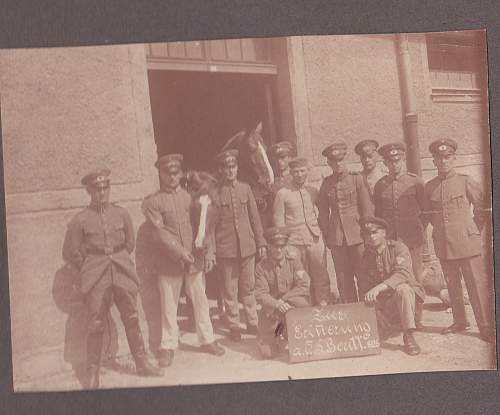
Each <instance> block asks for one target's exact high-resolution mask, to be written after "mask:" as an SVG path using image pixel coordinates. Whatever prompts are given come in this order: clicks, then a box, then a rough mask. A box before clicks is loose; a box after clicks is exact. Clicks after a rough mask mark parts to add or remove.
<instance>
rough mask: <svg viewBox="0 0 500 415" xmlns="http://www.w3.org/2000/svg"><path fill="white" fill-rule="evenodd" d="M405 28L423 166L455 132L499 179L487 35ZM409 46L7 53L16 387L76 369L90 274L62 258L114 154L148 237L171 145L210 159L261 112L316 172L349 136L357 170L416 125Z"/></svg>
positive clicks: (365, 41) (3, 63)
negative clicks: (493, 163) (93, 172)
mask: <svg viewBox="0 0 500 415" xmlns="http://www.w3.org/2000/svg"><path fill="white" fill-rule="evenodd" d="M407 40H408V52H409V55H408V57H409V62H410V74H409V77H410V79H411V88H410V89H411V91H410V93H411V94H413V98H414V104H415V112H416V115H417V125H418V142H419V148H420V154H419V158H420V159H421V165H422V174H423V176H424V179H428V178H430V177H432V176H433V175H434V172H435V171H434V168H433V164H432V159H431V158H430V155H429V154H428V152H427V147H428V144H429V143H430V142H431V141H433V140H435V139H438V138H442V137H451V138H454V139H455V140H457V142H458V143H459V150H458V165H459V168H460V170H462V171H466V172H468V173H470V174H472V175H473V176H475V177H476V178H477V179H478V180H480V181H481V182H482V183H483V185H484V188H485V191H486V192H489V191H490V178H489V171H490V157H489V133H488V126H487V118H486V117H487V110H486V109H487V107H486V104H485V102H486V96H487V94H486V92H485V88H484V85H485V82H486V67H483V66H480V65H479V67H476V66H474V65H472V66H470V65H467V64H466V63H467V62H470V60H471V59H472V58H474V57H475V58H474V59H476V61H480V60H481V59H485V57H484V53H485V52H484V48H485V36H484V33H482V32H475V33H469V34H467V35H463V34H459V33H456V34H454V36H452V35H450V36H448V37H439V36H437V37H432V35H425V34H413V35H409V36H408V38H407ZM400 56H401V54H400V50H399V49H398V37H397V36H396V35H364V36H350V35H346V36H334V37H327V36H324V37H292V38H275V39H246V40H226V41H225V40H218V41H200V42H174V43H170V44H154V45H146V46H145V45H117V46H98V47H78V48H51V49H26V50H4V51H1V52H0V94H1V116H2V136H3V154H4V176H5V198H6V209H7V231H8V241H7V243H8V251H9V257H8V261H9V263H8V266H9V285H10V306H11V328H12V348H13V355H12V357H13V370H14V386H15V388H16V385H17V384H18V383H21V382H22V381H23V380H26V379H30V378H36V377H40V378H43V377H44V376H49V375H50V374H51V373H55V372H58V371H61V370H73V369H74V370H75V371H78V370H79V368H81V364H82V361H83V359H84V357H85V354H84V350H83V349H82V347H84V345H83V344H82V343H83V341H82V339H83V333H84V322H85V310H84V307H83V304H82V299H81V297H80V295H79V293H78V281H77V276H76V275H75V272H74V270H72V269H71V268H70V267H68V265H66V264H64V262H63V259H62V257H61V251H62V246H63V244H64V241H65V232H66V226H67V224H68V222H69V220H70V218H71V217H72V216H73V215H74V214H75V213H76V212H78V211H79V210H80V209H82V207H84V206H85V205H86V204H87V202H88V196H87V194H86V193H85V190H84V189H82V187H81V185H80V178H81V176H82V175H83V174H84V173H86V172H87V171H88V170H89V169H91V168H92V167H95V166H98V165H103V164H105V165H107V166H109V168H110V169H111V170H112V185H113V187H112V195H111V198H112V200H113V201H114V202H117V203H119V204H121V205H123V206H125V207H127V208H128V209H129V210H130V212H131V214H132V217H133V220H134V223H135V226H136V228H137V229H139V238H140V237H141V232H142V228H141V227H142V225H143V222H144V219H143V216H142V214H141V212H140V203H141V200H142V199H143V198H144V197H145V196H146V195H148V194H149V193H151V192H152V191H154V190H155V189H156V187H157V185H158V179H157V171H156V169H155V168H154V166H153V164H154V161H155V160H156V158H157V156H158V154H160V155H161V154H163V153H166V152H169V151H183V152H184V153H185V155H186V162H187V164H188V165H190V166H191V167H198V168H200V166H201V167H203V168H209V167H210V160H211V158H212V157H213V155H215V153H216V152H217V151H218V150H219V148H220V147H222V145H223V143H224V140H225V139H227V138H228V137H230V136H231V135H232V134H234V133H236V132H237V131H239V130H240V129H242V128H250V127H251V126H252V125H254V124H256V123H257V122H259V121H262V122H263V125H264V134H263V135H264V138H265V139H266V140H267V141H268V144H271V143H272V142H275V141H277V140H279V139H288V140H290V141H292V142H294V144H295V145H296V147H297V152H298V154H300V155H305V156H307V157H309V158H310V160H311V161H313V164H314V168H313V172H312V176H311V179H312V181H313V182H317V183H319V180H320V179H321V176H323V175H326V174H329V170H328V169H327V168H326V164H325V161H324V160H323V158H322V157H321V149H322V148H323V147H324V146H325V145H326V144H327V143H328V142H329V141H330V140H332V139H334V138H337V137H342V138H344V139H345V140H346V141H347V142H348V144H349V146H350V148H351V152H350V155H349V161H350V162H351V163H352V168H354V169H359V165H358V164H357V159H356V156H355V154H353V151H352V148H353V147H354V145H355V143H356V142H358V141H359V140H361V139H365V138H373V139H376V140H378V141H379V142H380V143H381V144H383V143H386V142H389V141H395V140H404V139H405V137H406V135H407V133H406V130H405V128H406V127H405V122H404V120H405V108H404V100H403V99H402V94H403V93H404V91H403V90H402V89H403V88H404V85H403V83H402V81H401V72H400V71H401V64H400ZM460 56H462V57H461V58H460ZM443 62H444V64H443ZM407 92H408V91H406V93H407ZM146 252H148V249H147V247H145V246H144V244H142V245H141V240H139V241H138V250H137V256H138V257H137V263H138V267H139V268H140V269H139V271H140V273H141V274H142V275H143V276H144V277H143V282H144V284H143V288H142V291H141V298H142V299H143V301H142V304H143V306H142V307H141V316H142V320H143V323H144V328H145V333H147V332H148V329H149V331H150V332H151V331H152V330H153V329H154V327H153V326H154V324H155V321H154V318H150V319H146V317H147V316H148V314H149V315H150V316H151V315H153V314H154V307H155V300H154V295H155V292H154V290H155V288H154V287H155V286H154V282H153V281H151V278H150V277H149V276H150V275H151V274H152V273H151V272H150V271H151V270H150V269H148V266H149V265H148V260H147V258H146V257H144V256H142V257H139V255H143V254H144V253H146ZM144 255H146V254H144ZM148 296H149V297H148ZM145 298H149V299H152V300H151V301H144V299H145ZM115 312H116V311H114V313H115ZM114 317H115V318H116V315H114ZM115 330H118V331H119V334H120V336H118V338H120V342H121V341H122V339H124V336H123V333H121V330H122V328H121V326H120V325H117V326H114V325H112V327H111V328H110V331H111V338H115V339H116V336H114V335H113V333H112V331H115ZM150 340H151V339H150ZM110 344H111V348H112V349H113V352H114V353H117V352H118V353H125V352H126V351H127V348H126V344H125V343H123V344H122V343H120V344H117V343H116V342H115V343H113V342H112V341H110Z"/></svg>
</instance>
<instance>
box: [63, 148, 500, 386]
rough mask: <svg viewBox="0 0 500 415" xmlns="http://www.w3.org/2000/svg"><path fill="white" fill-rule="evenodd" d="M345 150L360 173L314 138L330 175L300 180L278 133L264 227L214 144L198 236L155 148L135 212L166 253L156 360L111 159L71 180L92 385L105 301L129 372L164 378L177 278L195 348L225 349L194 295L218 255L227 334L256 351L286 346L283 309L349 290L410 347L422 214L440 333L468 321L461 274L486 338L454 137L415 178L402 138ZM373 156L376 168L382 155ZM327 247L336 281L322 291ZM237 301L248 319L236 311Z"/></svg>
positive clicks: (327, 300) (202, 298) (298, 162)
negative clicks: (148, 345) (434, 270)
mask: <svg viewBox="0 0 500 415" xmlns="http://www.w3.org/2000/svg"><path fill="white" fill-rule="evenodd" d="M354 150H355V152H356V153H357V154H358V155H359V157H360V160H361V163H362V165H363V171H362V172H351V171H349V170H348V169H347V165H346V160H345V158H346V155H347V152H348V147H347V144H346V143H345V142H344V141H342V140H337V141H335V142H333V143H332V144H331V145H329V146H328V147H326V148H325V149H324V150H323V152H322V155H323V156H324V157H325V158H326V160H327V163H328V165H329V166H330V168H331V170H332V174H331V175H330V176H328V177H326V178H324V180H323V182H322V184H321V187H320V189H319V191H318V190H317V189H316V188H314V187H313V186H310V185H309V184H308V182H307V177H308V172H309V163H308V160H307V159H305V158H303V157H292V153H293V149H292V146H291V144H290V143H289V142H279V143H277V144H275V145H273V146H272V147H271V149H270V157H271V160H272V162H273V163H274V166H275V169H276V171H275V181H274V183H273V185H272V189H273V192H272V194H273V195H272V199H273V200H272V207H273V209H272V222H273V223H272V226H271V227H269V228H268V229H265V230H264V229H263V228H262V224H261V219H260V216H259V212H258V209H257V204H256V201H255V198H254V196H253V193H252V190H251V188H250V186H249V185H248V184H246V183H244V182H240V181H239V180H238V151H237V150H227V151H224V152H222V153H220V154H219V155H218V156H217V157H216V162H217V165H218V169H219V173H220V181H219V182H218V184H217V186H216V189H215V192H213V194H211V195H210V198H209V200H208V208H210V211H211V212H212V213H213V215H212V216H211V220H210V221H209V222H210V225H207V228H206V233H205V235H204V236H205V237H204V239H203V240H202V241H200V240H198V239H197V240H196V241H195V231H196V229H197V227H199V225H200V224H199V223H198V222H197V220H198V221H199V216H198V217H197V216H196V215H193V205H194V204H195V203H196V201H195V200H194V199H193V197H192V195H191V194H190V193H189V192H188V191H187V190H186V189H184V187H183V186H182V184H181V181H182V178H183V175H184V173H183V170H182V161H183V157H182V155H180V154H167V155H164V156H162V157H160V158H159V159H158V161H157V163H156V167H157V168H158V169H159V177H160V189H159V191H158V192H156V193H154V194H153V195H150V196H148V197H147V198H146V199H145V200H144V202H143V205H142V210H143V213H144V215H145V217H146V219H147V221H148V223H149V224H150V225H152V228H153V230H154V231H153V232H152V238H153V239H154V241H155V243H158V244H160V245H161V246H162V249H163V252H164V256H163V257H162V258H160V259H159V260H160V265H159V267H158V269H159V270H160V271H159V275H158V276H157V277H158V288H159V295H160V299H161V313H162V315H161V321H162V324H161V328H162V336H161V344H160V347H159V350H158V352H157V359H158V366H159V367H158V366H156V365H153V364H152V363H151V362H150V360H149V358H148V355H147V353H146V350H145V346H144V341H143V338H142V334H141V331H140V328H139V323H138V312H137V305H136V297H137V292H138V278H137V275H136V273H135V266H134V264H133V262H132V260H131V258H130V254H131V253H132V251H133V249H134V244H135V236H134V229H133V226H132V222H131V219H130V216H129V214H128V212H127V211H126V210H125V209H124V208H122V207H118V206H116V205H114V204H110V203H109V192H110V180H109V175H110V171H109V170H108V169H99V170H96V171H93V172H91V173H90V174H88V175H86V176H85V177H84V178H83V179H82V184H83V185H84V186H85V187H86V189H87V191H88V193H89V195H90V197H91V203H90V205H89V206H88V207H87V208H86V209H85V210H83V211H82V212H80V213H79V214H77V215H76V217H75V218H74V219H73V220H72V222H71V224H70V236H71V238H70V241H71V243H70V248H69V251H68V252H66V253H65V255H66V258H67V259H68V260H69V261H71V262H72V263H73V264H75V265H76V266H77V267H78V269H79V270H80V274H81V289H82V291H83V293H84V294H85V300H86V303H87V305H88V308H89V311H90V316H91V318H90V324H89V334H88V337H87V359H88V366H89V387H91V388H98V387H99V367H100V359H101V349H102V339H103V331H104V325H105V321H106V316H107V313H108V311H109V308H110V306H111V305H112V303H113V299H114V302H115V303H116V305H117V307H118V310H119V312H120V316H121V319H122V321H123V324H124V326H125V331H126V336H127V340H128V343H129V346H130V350H131V353H132V356H133V357H134V359H135V363H136V369H137V372H138V374H140V375H146V376H161V375H162V373H163V370H162V368H165V367H167V366H170V365H171V364H172V362H173V359H174V353H175V350H176V348H177V347H178V343H179V327H178V324H177V309H178V304H179V298H180V295H181V289H182V286H183V285H184V287H185V292H186V294H187V296H188V297H189V298H190V299H191V302H192V304H193V309H194V320H195V326H196V333H197V337H198V341H199V344H200V349H201V351H203V352H206V353H210V354H213V355H216V356H221V355H223V354H224V353H225V349H224V348H223V347H222V346H221V345H220V344H219V343H218V342H217V341H216V340H215V339H214V331H213V325H212V321H211V318H210V314H209V303H208V300H207V296H206V293H205V274H206V273H208V272H210V271H212V270H213V269H214V268H215V267H216V269H217V272H216V274H217V275H218V276H219V277H220V291H221V296H222V298H223V303H224V323H225V324H226V325H227V326H228V329H229V338H230V339H231V340H232V341H234V342H238V341H240V340H241V336H242V333H246V334H248V335H254V336H257V339H258V344H259V349H260V352H261V354H262V356H263V357H264V358H272V357H273V356H275V355H276V354H277V353H279V352H280V349H281V348H282V347H283V346H284V347H286V325H285V324H284V316H285V314H286V312H287V311H288V310H290V309H291V308H294V307H305V306H311V305H312V306H319V307H321V306H326V305H327V304H335V303H351V302H357V301H364V302H365V303H367V304H369V305H373V306H374V308H375V310H376V312H377V321H378V324H379V330H380V331H381V334H382V335H384V332H385V331H387V332H389V330H390V329H391V328H392V327H394V324H399V326H400V328H401V329H402V331H403V343H404V350H405V351H406V353H408V354H409V355H417V354H419V353H420V347H419V345H418V344H417V342H416V339H415V336H414V332H415V331H416V330H418V329H419V328H420V327H421V325H422V322H421V318H422V304H423V302H424V299H425V291H424V289H423V286H422V278H423V274H424V267H423V263H422V249H423V245H424V242H425V229H426V227H427V225H428V224H429V223H431V224H432V226H433V241H434V248H435V252H436V255H437V257H438V258H439V260H440V263H441V267H442V269H443V273H444V277H445V280H446V282H447V286H448V290H449V293H450V300H451V306H452V311H453V324H452V325H451V326H449V327H446V328H444V329H443V334H447V333H456V332H461V331H465V330H468V329H469V322H468V321H467V318H466V314H465V308H464V299H463V291H462V286H461V278H462V277H463V278H464V280H465V283H466V287H467V290H468V294H469V298H470V301H471V305H472V308H473V312H474V316H475V319H476V322H477V325H478V328H479V332H480V336H481V338H482V339H484V340H486V341H493V340H494V325H493V313H492V303H491V298H490V297H491V294H492V288H491V283H490V278H489V277H488V276H487V274H486V273H485V270H484V268H483V260H482V252H481V235H480V233H481V232H480V231H481V229H482V227H483V225H484V223H485V221H486V220H487V219H488V217H489V216H488V215H489V211H490V209H489V206H487V204H486V203H485V201H484V199H483V196H482V194H481V191H480V188H479V186H478V184H476V183H475V182H474V181H473V180H472V179H471V178H470V177H469V176H467V175H463V174H460V173H457V172H456V171H455V168H454V164H455V152H456V150H457V143H456V142H455V141H453V140H451V139H444V140H438V141H435V142H433V143H432V144H431V145H430V146H429V151H430V153H431V154H432V156H433V160H434V164H435V166H436V167H437V170H438V175H437V176H436V177H435V178H434V179H432V180H430V181H429V182H427V183H426V184H424V183H423V181H422V179H421V178H420V177H418V176H416V175H415V174H413V173H410V172H406V171H405V169H404V164H405V153H406V150H405V146H404V144H403V143H400V142H396V143H390V144H386V145H384V146H382V147H380V148H379V145H378V143H377V142H376V141H375V140H364V141H362V142H360V143H358V144H357V145H356V146H355V148H354ZM379 155H380V156H382V158H383V163H384V164H385V166H386V167H387V174H384V173H383V172H382V171H381V169H380V167H379V163H378V162H377V161H378V157H379ZM205 202H207V201H206V200H205ZM471 205H472V206H473V208H474V211H473V214H472V213H471ZM202 209H203V207H202ZM204 209H205V210H206V209H207V204H205V205H204ZM327 249H330V251H331V254H332V259H333V263H334V265H335V274H336V279H337V287H338V291H336V290H332V289H331V281H330V280H331V278H330V276H329V273H328V269H327V258H326V250H327ZM240 302H241V304H242V308H243V312H244V317H245V322H246V325H243V324H242V322H241V321H240ZM283 340H285V341H283Z"/></svg>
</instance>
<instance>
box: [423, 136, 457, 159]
mask: <svg viewBox="0 0 500 415" xmlns="http://www.w3.org/2000/svg"><path fill="white" fill-rule="evenodd" d="M457 148H458V144H457V142H456V141H455V140H452V139H451V138H444V139H441V140H436V141H433V142H432V143H431V144H430V145H429V151H430V152H431V154H432V155H439V156H445V155H448V154H455V151H457Z"/></svg>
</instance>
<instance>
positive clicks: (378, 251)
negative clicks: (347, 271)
mask: <svg viewBox="0 0 500 415" xmlns="http://www.w3.org/2000/svg"><path fill="white" fill-rule="evenodd" d="M386 249H387V240H386V241H385V244H383V245H380V246H379V247H378V248H376V249H368V251H369V252H371V253H372V254H374V255H375V256H379V255H381V254H382V253H383V252H384V251H385V250H386Z"/></svg>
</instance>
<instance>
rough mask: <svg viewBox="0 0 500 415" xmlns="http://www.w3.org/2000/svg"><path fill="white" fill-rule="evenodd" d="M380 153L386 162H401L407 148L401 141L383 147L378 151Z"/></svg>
mask: <svg viewBox="0 0 500 415" xmlns="http://www.w3.org/2000/svg"><path fill="white" fill-rule="evenodd" d="M378 153H379V154H380V155H381V156H382V157H383V158H384V159H386V160H400V159H401V157H402V156H403V154H405V153H406V146H405V144H404V143H402V142H401V141H396V142H394V143H389V144H386V145H383V146H382V147H380V148H379V149H378Z"/></svg>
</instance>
